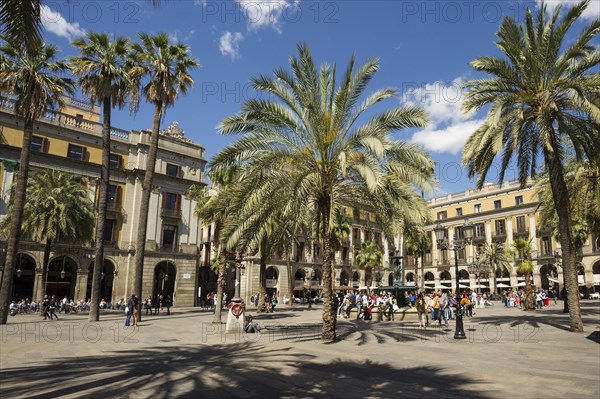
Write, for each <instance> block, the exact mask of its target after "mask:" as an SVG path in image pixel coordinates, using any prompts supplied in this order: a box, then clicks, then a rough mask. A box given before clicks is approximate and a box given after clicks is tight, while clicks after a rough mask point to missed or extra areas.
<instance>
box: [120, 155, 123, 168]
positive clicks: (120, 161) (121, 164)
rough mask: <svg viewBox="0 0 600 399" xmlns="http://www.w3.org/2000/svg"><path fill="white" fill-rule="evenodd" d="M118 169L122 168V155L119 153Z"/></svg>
mask: <svg viewBox="0 0 600 399" xmlns="http://www.w3.org/2000/svg"><path fill="white" fill-rule="evenodd" d="M119 169H123V155H119Z"/></svg>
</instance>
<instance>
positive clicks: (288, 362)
mask: <svg viewBox="0 0 600 399" xmlns="http://www.w3.org/2000/svg"><path fill="white" fill-rule="evenodd" d="M232 354H235V356H232ZM49 362H50V363H49V364H43V365H36V364H30V365H28V366H27V367H26V368H25V367H24V368H12V369H5V370H2V371H1V372H0V381H2V382H1V384H0V385H1V390H2V396H3V397H5V398H18V397H27V398H32V399H33V398H35V399H38V398H54V397H59V396H64V395H76V396H77V397H132V398H133V397H135V398H138V397H152V398H157V399H160V398H187V397H190V398H198V397H202V398H238V397H239V398H272V397H286V398H296V397H302V398H306V397H309V398H332V397H343V398H345V399H349V398H364V397H377V398H391V397H415V398H420V397H435V398H436V399H437V398H459V397H469V398H475V399H477V398H485V397H486V396H482V394H481V393H479V392H481V388H482V386H481V385H480V382H478V381H476V378H475V379H474V378H473V376H470V377H468V378H467V377H463V376H461V375H448V374H446V373H444V372H442V370H441V369H438V368H435V367H414V368H411V367H408V368H406V369H398V368H395V367H393V366H391V365H389V364H387V363H379V362H374V361H368V360H367V361H362V362H348V361H343V360H339V359H335V360H332V361H330V362H329V363H325V364H322V363H317V362H315V361H314V356H312V355H310V354H307V353H300V352H299V351H297V350H295V349H294V348H293V347H286V348H281V349H272V348H269V347H268V346H265V345H261V344H252V343H247V342H245V343H238V344H233V345H213V346H170V347H163V348H149V349H140V350H132V351H122V352H109V353H106V354H105V355H103V356H96V357H89V358H77V359H73V358H68V359H67V358H56V359H53V360H51V361H50V360H49ZM467 385H469V386H472V385H475V386H478V388H480V389H479V390H478V391H475V390H473V391H467V390H465V389H464V387H465V386H467ZM475 386H474V387H473V389H475Z"/></svg>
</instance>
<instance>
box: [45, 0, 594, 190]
mask: <svg viewBox="0 0 600 399" xmlns="http://www.w3.org/2000/svg"><path fill="white" fill-rule="evenodd" d="M539 2H540V0H531V1H504V0H501V1H500V0H499V1H488V0H480V1H394V0H387V1H377V0H373V1H367V0H357V1H352V0H346V1H326V0H325V1H318V2H317V1H303V0H272V1H269V0H268V1H256V0H229V1H210V0H206V1H204V0H187V1H177V0H171V1H163V2H162V4H161V6H160V7H158V8H153V7H151V6H150V4H149V3H150V2H149V1H144V0H139V1H98V2H93V1H89V2H88V1H73V0H71V1H70V2H65V1H62V0H61V1H44V8H43V19H44V26H45V28H46V39H47V40H48V41H50V42H52V43H54V44H56V45H58V46H59V47H60V48H61V49H62V50H63V54H64V56H65V57H66V56H69V55H74V54H75V53H74V49H73V48H72V47H71V46H70V44H69V43H70V40H71V39H73V38H75V37H77V36H79V35H81V34H83V33H85V32H86V31H105V32H109V33H111V34H114V35H122V36H129V37H132V38H135V37H136V35H137V32H139V31H144V32H148V33H157V32H167V33H169V34H170V35H171V36H172V38H173V39H175V40H178V41H182V42H184V43H186V44H188V45H189V46H190V47H191V51H192V54H193V55H194V56H195V57H196V58H197V59H198V60H199V62H200V64H201V65H202V66H201V67H200V68H198V69H197V70H195V71H194V72H193V73H192V76H193V78H194V81H195V87H194V89H192V90H191V92H190V93H189V94H188V95H187V96H186V97H181V98H180V100H179V101H178V102H177V103H176V104H175V107H174V108H171V109H169V110H168V111H167V114H166V117H165V120H164V122H163V126H165V127H166V126H167V125H168V124H170V123H171V122H173V121H177V122H179V125H180V127H182V128H183V129H184V130H185V134H186V137H189V138H191V139H192V140H194V141H195V142H197V143H199V144H201V145H203V146H204V147H205V148H206V154H207V159H209V158H210V157H211V156H212V155H213V154H215V153H216V152H217V151H219V150H220V149H221V148H223V147H224V146H225V145H226V144H227V143H228V142H229V141H231V140H233V139H234V138H233V137H225V136H221V135H220V134H219V133H218V131H217V130H216V126H217V124H218V123H219V121H220V120H221V119H223V118H224V117H226V116H228V115H231V114H233V113H236V112H237V111H238V110H239V108H240V106H241V104H242V103H243V102H244V101H245V100H246V99H248V98H252V97H254V96H256V95H257V94H256V93H254V92H253V91H252V89H251V87H250V84H249V79H250V77H251V76H255V75H257V74H259V73H262V74H269V73H271V72H272V70H273V69H274V68H275V67H279V66H287V65H288V59H289V57H290V56H292V55H295V53H296V43H298V42H306V43H308V45H309V47H310V48H311V50H312V52H313V56H314V58H315V60H316V62H317V63H319V64H320V63H323V62H328V63H337V64H338V67H342V68H344V67H345V66H346V64H347V62H348V60H349V58H350V56H351V55H352V54H354V55H355V56H356V58H357V60H358V61H359V62H360V61H365V60H367V59H369V58H372V57H378V58H379V59H380V64H381V70H380V72H379V73H378V74H377V76H376V78H375V79H374V80H373V81H372V83H371V85H370V89H369V90H368V91H374V90H376V89H378V88H381V87H389V86H392V87H396V88H397V89H398V91H399V96H398V99H397V100H389V101H388V102H387V103H385V104H383V105H382V107H385V106H389V107H391V106H395V105H397V104H398V103H400V102H411V103H414V104H421V105H422V106H424V107H425V108H426V109H427V111H429V113H430V115H431V119H432V121H431V123H430V125H429V126H428V127H427V128H426V129H424V130H422V131H404V132H398V133H396V137H397V138H399V139H403V140H408V141H413V142H417V143H420V144H422V145H423V146H425V148H426V149H428V150H429V151H430V152H431V155H432V157H433V158H434V160H435V161H436V162H437V163H438V167H437V171H436V175H437V178H438V180H439V192H438V194H442V193H450V192H456V191H461V190H465V189H467V188H470V187H472V186H473V182H472V181H469V179H468V178H467V176H466V173H465V171H463V170H462V169H461V168H460V154H461V151H462V147H463V145H464V143H465V141H466V139H467V138H468V136H469V135H470V134H471V133H472V132H473V131H474V130H475V129H476V128H477V126H478V125H479V123H480V122H481V120H482V118H483V115H481V114H480V115H473V116H471V117H468V118H467V117H465V116H464V115H462V114H461V112H460V105H461V102H462V93H461V89H460V85H461V82H463V81H464V80H467V79H471V78H474V77H476V76H477V75H476V74H475V73H474V72H473V71H472V70H471V69H470V67H469V66H468V62H469V61H470V60H472V59H473V58H475V57H478V56H483V55H498V50H497V49H496V47H495V45H494V41H495V39H496V37H495V33H496V31H497V30H498V27H499V25H500V22H501V20H502V18H503V17H504V16H506V15H509V16H512V17H514V18H516V19H517V20H522V18H523V15H524V13H525V10H526V8H527V7H528V6H529V7H533V8H535V7H537V6H538V5H539ZM573 2H574V0H555V1H549V2H547V3H548V6H549V8H551V9H553V8H554V7H556V6H557V5H559V4H568V3H573ZM598 15H600V1H594V2H593V3H592V4H591V6H590V8H589V9H588V10H587V12H586V14H585V15H584V17H585V19H584V20H583V23H585V22H586V21H589V20H591V19H592V18H594V17H597V16H598ZM583 23H580V24H578V25H577V26H575V28H574V29H573V32H575V33H576V32H579V31H580V30H581V29H582V27H583V26H584V25H583ZM599 44H600V43H599ZM378 109H379V110H381V109H383V108H378ZM113 125H115V126H117V127H120V128H124V129H142V128H150V127H151V125H152V107H151V106H150V105H149V104H143V105H142V106H141V108H140V111H139V112H138V114H137V115H135V116H131V115H130V114H129V113H128V112H127V111H126V110H125V111H115V112H114V113H113ZM496 176H497V175H496V173H495V172H494V170H492V171H491V172H490V174H489V176H488V177H489V180H490V181H494V180H495V177H496ZM515 177H516V176H515V173H514V172H513V171H512V170H509V171H508V172H507V174H506V178H507V179H512V178H515Z"/></svg>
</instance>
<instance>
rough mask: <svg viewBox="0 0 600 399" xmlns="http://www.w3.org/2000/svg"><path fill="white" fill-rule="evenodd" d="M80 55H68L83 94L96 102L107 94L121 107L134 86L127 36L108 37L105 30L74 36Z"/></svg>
mask: <svg viewBox="0 0 600 399" xmlns="http://www.w3.org/2000/svg"><path fill="white" fill-rule="evenodd" d="M72 44H73V46H75V47H76V48H77V49H78V50H79V55H78V56H75V57H71V59H70V62H69V64H70V66H71V69H72V72H73V75H77V76H78V79H77V83H78V85H79V87H80V88H81V91H82V93H83V94H84V95H86V96H89V97H90V101H91V102H92V103H95V102H97V101H102V100H104V99H105V98H109V99H110V102H111V106H112V107H115V106H119V107H122V106H123V105H124V104H125V100H126V96H127V95H128V94H129V93H131V92H132V91H133V90H134V89H135V85H134V82H133V80H132V78H131V76H130V69H131V65H130V63H129V53H130V51H131V46H130V42H129V39H127V38H120V37H117V38H115V39H114V40H111V39H110V37H109V35H108V33H97V32H89V33H88V34H87V36H86V37H85V38H83V37H82V38H78V39H76V40H73V42H72Z"/></svg>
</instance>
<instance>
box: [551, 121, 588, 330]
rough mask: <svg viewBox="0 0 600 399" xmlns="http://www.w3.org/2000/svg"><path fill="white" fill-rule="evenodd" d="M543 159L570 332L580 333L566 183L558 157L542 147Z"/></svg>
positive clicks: (553, 141) (579, 310)
mask: <svg viewBox="0 0 600 399" xmlns="http://www.w3.org/2000/svg"><path fill="white" fill-rule="evenodd" d="M550 132H551V134H550V141H551V145H552V148H558V143H556V137H555V135H554V130H553V129H552V128H550ZM544 158H545V160H546V165H547V166H548V174H549V177H550V188H551V189H552V197H553V199H554V206H555V208H556V213H557V215H558V231H559V238H560V246H561V251H562V261H563V276H564V281H565V288H566V291H567V303H568V305H569V318H570V328H571V331H573V332H583V320H582V318H581V308H580V304H579V286H578V284H577V265H576V258H575V256H576V253H575V248H574V246H573V238H572V233H571V215H570V213H569V212H570V209H571V208H570V207H569V195H568V194H569V193H568V189H567V184H566V183H565V177H564V170H563V166H562V164H561V162H560V158H559V157H558V155H557V154H556V152H555V151H549V150H548V149H547V148H546V147H544Z"/></svg>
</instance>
